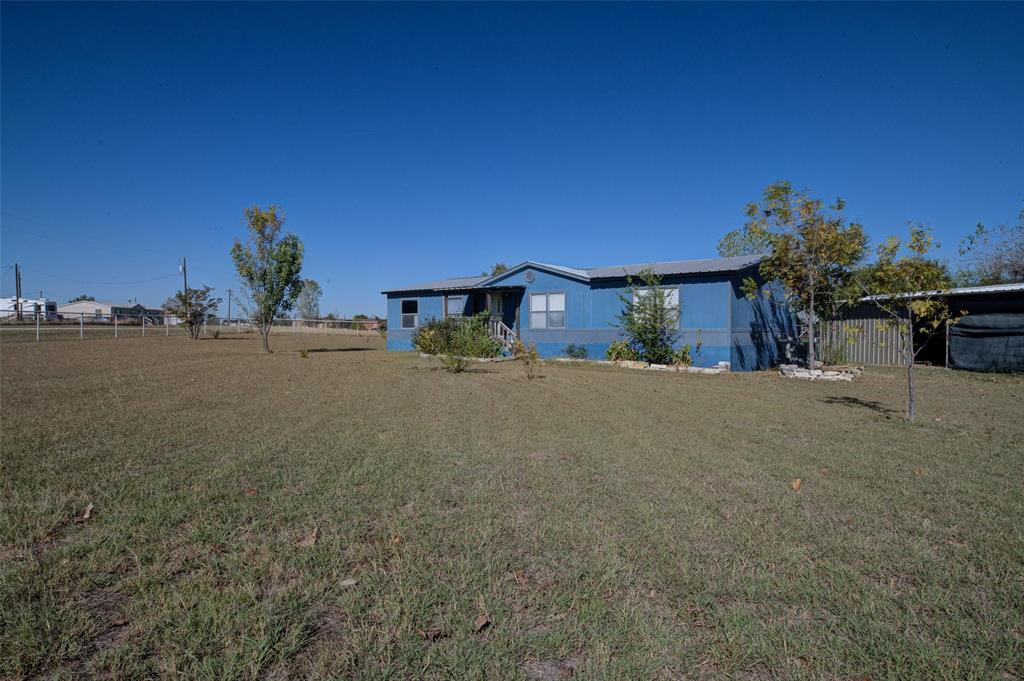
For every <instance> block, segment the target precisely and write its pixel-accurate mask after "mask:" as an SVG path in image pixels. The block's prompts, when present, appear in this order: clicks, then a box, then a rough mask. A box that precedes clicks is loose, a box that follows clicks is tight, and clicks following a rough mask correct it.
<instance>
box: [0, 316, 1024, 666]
mask: <svg viewBox="0 0 1024 681" xmlns="http://www.w3.org/2000/svg"><path fill="white" fill-rule="evenodd" d="M271 342H272V346H273V347H274V348H275V349H276V350H277V352H275V353H274V354H272V355H270V356H263V355H261V354H260V353H259V352H258V348H259V340H258V338H256V337H254V336H248V337H245V336H241V335H239V336H232V335H230V334H228V333H225V334H224V335H222V336H221V338H219V339H216V340H213V339H210V340H203V341H198V342H192V341H188V340H187V339H183V338H169V339H167V338H148V337H147V338H145V339H142V338H133V339H118V340H117V341H114V340H91V341H85V342H72V341H68V342H62V343H39V344H35V343H27V342H25V343H6V342H0V362H2V378H0V398H2V428H3V438H2V445H0V446H2V450H0V454H2V460H0V466H2V473H3V475H2V484H3V489H2V490H0V492H2V496H0V513H2V515H3V518H4V522H3V523H0V555H2V556H3V559H4V560H3V563H2V565H0V676H4V677H10V678H23V677H24V678H29V677H35V676H47V675H49V676H54V677H57V678H61V677H73V676H86V675H101V676H102V675H106V676H117V677H122V676H123V677H182V676H184V677H188V678H208V679H214V678H216V679H225V678H227V679H235V678H237V679H255V678H274V679H287V678H307V677H310V676H314V677H317V676H318V677H333V678H396V677H397V678H451V677H459V678H566V677H568V676H573V677H577V678H607V679H621V678H666V679H671V678H720V677H730V678H807V679H816V678H859V677H863V676H867V677H870V678H949V679H954V678H955V679H960V678H1013V677H1014V676H1015V675H1016V676H1021V675H1022V673H1024V662H1022V661H1024V627H1022V625H1021V622H1022V621H1024V612H1022V607H1021V603H1024V576H1022V567H1021V566H1022V565H1024V548H1022V547H1024V533H1022V532H1024V531H1022V529H1021V528H1022V525H1021V523H1020V519H1021V518H1022V517H1024V493H1022V490H1021V485H1020V480H1021V478H1022V473H1024V456H1022V452H1024V418H1022V417H1024V380H1022V379H1021V378H1020V377H1009V376H983V375H970V374H959V373H950V372H946V371H943V370H924V371H922V372H921V379H920V380H921V405H920V410H921V412H920V422H919V423H918V424H917V425H913V426H911V425H907V424H906V423H904V422H903V421H902V420H901V419H900V417H899V413H900V410H901V408H902V401H901V400H902V390H903V388H902V384H901V377H900V375H899V374H898V373H896V372H888V371H879V370H875V371H869V372H868V373H867V374H866V375H865V377H864V379H863V380H861V381H859V382H856V383H853V384H845V383H844V384H818V383H805V382H798V381H787V380H785V379H782V378H780V377H777V376H774V375H770V374H750V375H739V374H737V375H724V376H703V375H691V374H671V373H666V374H661V373H655V372H624V371H618V370H616V369H614V368H604V367H599V366H587V365H581V364H573V363H548V364H546V365H545V366H544V368H543V374H544V379H543V380H540V381H538V380H533V381H530V380H527V379H526V378H525V376H524V374H523V372H522V371H521V368H520V367H516V366H512V365H511V364H508V363H505V364H493V365H486V366H481V367H476V368H475V370H474V371H471V372H467V373H463V374H459V375H452V374H449V373H447V372H443V371H440V370H438V369H437V367H436V366H434V367H431V366H430V365H429V363H428V362H427V361H426V360H422V359H420V358H418V357H416V356H413V355H408V354H387V353H384V352H383V351H382V347H381V343H380V341H379V340H377V339H371V338H357V337H343V336H327V337H324V338H319V337H316V336H309V337H304V336H302V335H299V334H296V335H293V336H288V335H285V334H282V335H281V336H279V337H276V338H275V337H272V341H271ZM301 349H308V350H309V352H308V356H307V358H305V359H303V358H301V357H300V355H299V352H298V351H299V350H301ZM796 479H799V480H800V481H801V482H800V485H799V488H798V489H794V484H793V481H794V480H796ZM89 504H93V511H92V513H91V514H90V517H89V519H88V520H85V521H83V520H81V517H82V515H83V510H84V509H85V508H86V507H87V506H88V505H89ZM481 615H486V618H487V620H488V623H487V624H486V626H482V627H481V626H478V617H480V616H481Z"/></svg>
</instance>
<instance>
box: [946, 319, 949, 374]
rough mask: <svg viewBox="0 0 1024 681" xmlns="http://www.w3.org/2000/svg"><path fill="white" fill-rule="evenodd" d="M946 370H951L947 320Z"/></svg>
mask: <svg viewBox="0 0 1024 681" xmlns="http://www.w3.org/2000/svg"><path fill="white" fill-rule="evenodd" d="M946 368H947V369H948V368H949V320H948V319H947V320H946Z"/></svg>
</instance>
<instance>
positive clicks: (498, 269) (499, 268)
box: [480, 262, 508, 277]
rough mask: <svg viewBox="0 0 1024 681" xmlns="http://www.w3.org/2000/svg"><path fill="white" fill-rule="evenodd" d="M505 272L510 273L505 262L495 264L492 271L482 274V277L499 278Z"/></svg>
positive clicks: (485, 271)
mask: <svg viewBox="0 0 1024 681" xmlns="http://www.w3.org/2000/svg"><path fill="white" fill-rule="evenodd" d="M503 272H508V265H506V264H505V263H503V262H496V263H494V265H492V266H491V271H490V272H488V271H487V270H484V271H483V272H481V273H480V276H483V277H495V276H497V275H499V274H502V273H503Z"/></svg>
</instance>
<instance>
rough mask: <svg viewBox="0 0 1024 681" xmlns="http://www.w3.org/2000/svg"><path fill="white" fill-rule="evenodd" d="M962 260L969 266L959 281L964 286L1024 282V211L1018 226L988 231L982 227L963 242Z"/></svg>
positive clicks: (964, 269) (1005, 226)
mask: <svg viewBox="0 0 1024 681" xmlns="http://www.w3.org/2000/svg"><path fill="white" fill-rule="evenodd" d="M960 256H961V257H962V258H964V260H965V263H966V266H965V267H964V268H963V269H962V270H961V271H960V274H959V277H958V278H959V279H960V282H961V283H963V284H965V285H975V286H982V285H985V284H1010V283H1016V282H1018V281H1024V208H1022V209H1021V211H1020V213H1018V214H1017V224H1016V225H1013V226H1007V225H999V226H998V227H996V228H995V229H989V228H987V227H985V225H983V224H981V223H979V224H978V226H977V227H976V228H975V230H974V233H973V234H971V235H970V236H968V237H967V238H965V239H964V240H963V241H961V242H960Z"/></svg>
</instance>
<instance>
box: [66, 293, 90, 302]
mask: <svg viewBox="0 0 1024 681" xmlns="http://www.w3.org/2000/svg"><path fill="white" fill-rule="evenodd" d="M93 300H96V296H87V295H85V294H84V293H83V294H82V295H80V296H75V297H74V298H72V299H71V300H69V301H68V302H69V303H80V302H83V301H85V302H90V301H93Z"/></svg>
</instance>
